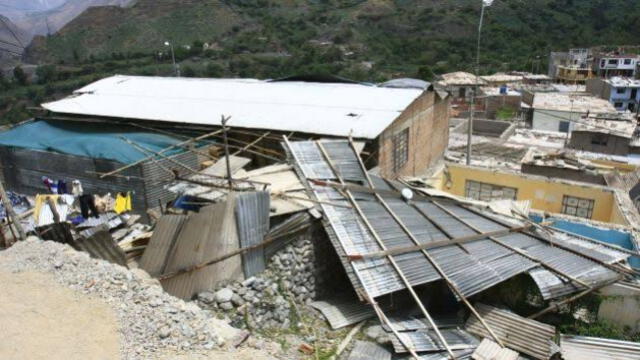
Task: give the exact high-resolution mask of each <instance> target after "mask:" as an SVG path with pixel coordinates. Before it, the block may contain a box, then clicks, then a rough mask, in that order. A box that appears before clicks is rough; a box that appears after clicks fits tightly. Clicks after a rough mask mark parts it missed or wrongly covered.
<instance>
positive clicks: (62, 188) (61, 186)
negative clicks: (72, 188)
mask: <svg viewBox="0 0 640 360" xmlns="http://www.w3.org/2000/svg"><path fill="white" fill-rule="evenodd" d="M68 193H69V192H68V191H67V183H66V182H65V181H64V180H58V194H60V195H62V194H68Z"/></svg>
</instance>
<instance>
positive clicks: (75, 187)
mask: <svg viewBox="0 0 640 360" xmlns="http://www.w3.org/2000/svg"><path fill="white" fill-rule="evenodd" d="M71 193H72V194H73V195H75V196H80V195H82V194H84V190H83V189H82V184H81V183H80V180H73V181H72V182H71Z"/></svg>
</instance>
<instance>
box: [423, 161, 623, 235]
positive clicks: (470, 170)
mask: <svg viewBox="0 0 640 360" xmlns="http://www.w3.org/2000/svg"><path fill="white" fill-rule="evenodd" d="M435 180H436V181H435V182H434V185H435V186H437V187H438V188H439V189H440V190H442V191H445V192H448V193H450V194H453V195H457V196H462V197H468V198H473V199H476V200H484V201H489V200H497V199H513V200H518V201H522V200H530V201H531V207H532V208H533V209H535V210H540V211H546V212H549V213H558V214H566V215H571V216H578V217H584V218H589V219H592V220H596V221H602V222H609V223H615V224H621V225H627V221H626V220H625V218H624V216H623V214H622V212H621V211H620V209H619V208H618V202H617V201H616V196H615V190H613V189H611V188H607V187H604V186H598V185H593V184H586V183H578V182H571V181H565V180H560V179H550V178H547V177H543V176H536V175H525V174H521V173H516V172H508V171H503V170H491V169H486V168H480V167H469V166H464V165H458V164H447V166H445V167H444V169H443V170H442V171H441V172H440V173H439V174H438V176H437V177H436V179H435Z"/></svg>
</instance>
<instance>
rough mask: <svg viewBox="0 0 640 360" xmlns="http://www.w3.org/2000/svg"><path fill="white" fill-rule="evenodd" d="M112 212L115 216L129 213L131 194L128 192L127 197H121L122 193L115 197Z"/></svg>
mask: <svg viewBox="0 0 640 360" xmlns="http://www.w3.org/2000/svg"><path fill="white" fill-rule="evenodd" d="M113 210H114V211H115V212H116V214H122V213H123V212H127V211H131V193H130V192H128V193H127V196H122V193H118V194H117V195H116V205H115V206H114V208H113Z"/></svg>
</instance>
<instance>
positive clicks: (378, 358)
mask: <svg viewBox="0 0 640 360" xmlns="http://www.w3.org/2000/svg"><path fill="white" fill-rule="evenodd" d="M347 360H391V351H389V350H387V349H386V348H384V347H383V346H381V345H378V344H376V343H372V342H368V341H360V340H358V341H356V344H355V345H354V346H353V350H351V354H350V355H349V357H348V358H347Z"/></svg>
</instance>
